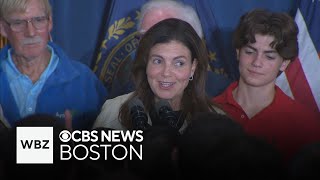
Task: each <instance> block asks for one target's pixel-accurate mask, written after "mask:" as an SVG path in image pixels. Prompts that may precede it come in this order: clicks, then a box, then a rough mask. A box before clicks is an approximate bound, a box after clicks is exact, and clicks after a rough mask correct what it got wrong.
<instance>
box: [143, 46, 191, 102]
mask: <svg viewBox="0 0 320 180" xmlns="http://www.w3.org/2000/svg"><path fill="white" fill-rule="evenodd" d="M196 67H197V61H196V60H194V61H193V63H192V60H191V52H190V50H189V49H188V48H187V47H186V46H185V45H184V44H182V43H180V42H178V41H170V42H168V43H159V44H156V45H154V46H153V47H152V48H151V50H150V53H149V57H148V64H147V78H148V83H149V85H150V87H151V90H152V91H153V93H154V94H155V96H156V98H159V99H166V100H168V101H169V102H171V103H170V104H171V105H174V104H178V105H179V106H180V101H181V98H182V95H183V92H184V89H185V88H186V87H187V85H188V83H189V78H190V77H191V76H193V74H194V72H195V70H196Z"/></svg>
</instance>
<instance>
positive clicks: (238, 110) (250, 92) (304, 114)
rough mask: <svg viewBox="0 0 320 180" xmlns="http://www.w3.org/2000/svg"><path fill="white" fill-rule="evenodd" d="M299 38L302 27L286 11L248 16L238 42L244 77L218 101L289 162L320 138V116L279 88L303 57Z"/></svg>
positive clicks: (237, 35) (236, 37)
mask: <svg viewBox="0 0 320 180" xmlns="http://www.w3.org/2000/svg"><path fill="white" fill-rule="evenodd" d="M297 34H298V28H297V25H296V24H295V22H294V20H293V19H292V18H291V17H290V16H289V15H287V14H285V13H276V12H269V11H266V10H253V11H251V12H248V13H246V14H245V15H243V16H242V17H241V19H240V23H239V24H238V26H237V28H236V30H235V34H234V39H233V40H234V42H233V43H234V46H235V48H236V52H237V58H238V60H239V71H240V79H239V81H237V82H234V83H232V84H231V85H230V86H229V87H228V88H227V89H226V90H225V91H224V92H223V93H222V94H221V95H219V96H217V97H215V98H214V99H213V101H214V102H215V103H218V104H220V105H221V107H222V109H223V110H225V111H226V112H227V113H228V114H229V115H230V116H231V117H232V118H234V120H235V121H237V122H238V123H240V124H241V125H242V126H243V127H244V129H245V131H246V132H247V133H248V134H250V135H254V136H257V137H261V138H263V139H265V140H267V141H268V142H269V143H271V144H273V145H274V146H275V147H277V148H278V149H279V151H280V152H282V153H283V155H284V158H285V160H288V159H289V158H290V157H291V156H292V155H293V154H294V153H296V152H297V150H299V149H300V148H301V147H302V146H304V145H306V144H309V143H312V142H315V141H319V140H320V116H319V114H316V112H312V111H309V110H308V109H307V108H306V107H304V106H303V105H301V104H299V103H298V102H296V101H294V100H292V99H291V98H290V97H288V96H286V95H285V94H284V93H283V92H282V91H281V90H280V89H279V88H278V87H277V86H276V85H275V79H276V77H277V76H278V75H279V73H280V72H282V71H284V70H285V69H286V67H287V66H288V65H289V63H290V62H291V61H293V60H294V59H295V57H296V56H297V54H298V42H297Z"/></svg>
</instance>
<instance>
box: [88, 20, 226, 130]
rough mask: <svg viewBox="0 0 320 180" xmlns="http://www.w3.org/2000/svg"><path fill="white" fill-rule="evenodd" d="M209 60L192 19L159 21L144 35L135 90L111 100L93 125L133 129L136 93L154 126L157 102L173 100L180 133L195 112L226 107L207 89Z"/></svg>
mask: <svg viewBox="0 0 320 180" xmlns="http://www.w3.org/2000/svg"><path fill="white" fill-rule="evenodd" d="M207 66H208V57H207V50H206V48H205V44H204V42H203V41H202V39H201V38H200V37H199V36H198V34H197V33H196V31H195V30H194V29H193V28H192V26H191V25H190V24H189V23H187V22H185V21H182V20H179V19H175V18H169V19H165V20H162V21H160V22H159V23H157V24H155V25H154V26H152V27H151V28H150V29H149V30H148V31H147V32H146V33H145V34H144V35H143V36H142V39H141V40H140V43H139V47H138V50H137V54H136V57H135V60H134V64H133V68H132V74H133V80H134V83H135V87H136V91H134V92H132V93H129V94H126V95H122V96H118V97H116V98H114V99H110V100H107V101H106V102H105V103H104V105H103V107H102V111H101V113H100V114H99V116H98V118H97V120H96V122H95V124H94V128H96V127H107V128H112V129H122V130H126V129H134V128H135V127H134V123H133V122H132V116H131V109H130V107H129V105H130V102H132V101H133V100H134V99H135V98H137V99H140V100H141V104H142V105H141V106H144V111H145V112H146V114H148V122H147V123H148V124H149V125H152V126H154V125H156V124H155V119H152V118H150V117H149V116H150V114H151V113H150V112H151V111H152V109H153V107H154V106H155V104H156V103H157V102H159V101H160V100H166V101H168V103H169V105H170V106H171V107H172V110H173V111H174V113H175V117H176V118H177V119H176V120H175V122H174V124H177V126H176V127H175V128H176V129H177V130H179V132H181V133H182V132H183V130H184V128H185V127H186V126H187V124H188V122H189V118H190V117H192V116H193V115H194V114H195V113H196V112H209V111H212V112H219V113H223V112H222V111H221V110H220V109H218V108H216V107H215V106H214V105H212V103H211V101H210V99H209V98H208V96H207V95H206V92H205V89H204V87H205V80H206V74H207Z"/></svg>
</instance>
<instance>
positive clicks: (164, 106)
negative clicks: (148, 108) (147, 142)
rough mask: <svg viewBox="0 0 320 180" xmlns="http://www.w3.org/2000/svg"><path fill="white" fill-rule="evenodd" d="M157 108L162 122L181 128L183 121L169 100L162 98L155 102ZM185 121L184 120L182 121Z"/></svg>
mask: <svg viewBox="0 0 320 180" xmlns="http://www.w3.org/2000/svg"><path fill="white" fill-rule="evenodd" d="M155 110H156V113H157V115H158V117H159V121H160V123H161V124H164V123H165V124H167V125H169V127H172V128H175V129H179V128H180V127H181V126H182V123H181V122H179V121H180V118H179V119H178V118H177V115H176V113H175V112H174V111H173V110H172V108H171V106H170V104H169V102H168V101H167V100H164V99H161V100H159V101H158V102H157V103H156V104H155ZM182 122H183V121H182Z"/></svg>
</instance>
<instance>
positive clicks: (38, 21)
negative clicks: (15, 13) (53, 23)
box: [4, 16, 49, 32]
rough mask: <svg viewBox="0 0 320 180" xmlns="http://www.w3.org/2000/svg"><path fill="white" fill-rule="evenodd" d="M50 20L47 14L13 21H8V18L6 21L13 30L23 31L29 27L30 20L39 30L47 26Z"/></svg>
mask: <svg viewBox="0 0 320 180" xmlns="http://www.w3.org/2000/svg"><path fill="white" fill-rule="evenodd" d="M48 20H49V18H48V17H47V16H39V17H33V18H31V19H28V20H27V19H22V20H14V21H11V22H8V21H6V20H4V21H5V22H6V23H7V24H8V25H9V27H10V28H11V30H12V31H14V32H21V31H24V30H25V29H26V28H27V26H28V23H29V22H31V23H32V25H33V27H34V28H36V29H37V30H41V29H43V28H45V27H46V26H47V24H48Z"/></svg>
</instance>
